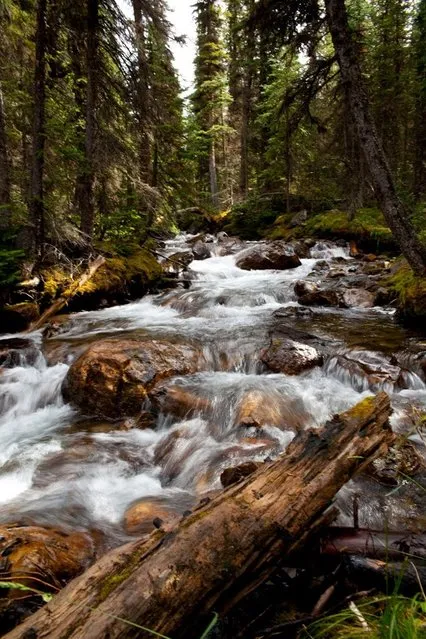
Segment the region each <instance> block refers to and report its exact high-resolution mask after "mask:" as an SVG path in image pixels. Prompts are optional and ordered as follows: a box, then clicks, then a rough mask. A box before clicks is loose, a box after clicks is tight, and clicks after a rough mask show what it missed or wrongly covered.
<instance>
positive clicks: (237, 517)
mask: <svg viewBox="0 0 426 639" xmlns="http://www.w3.org/2000/svg"><path fill="white" fill-rule="evenodd" d="M390 412H391V409H390V401H389V398H388V396H387V395H386V394H385V393H380V394H379V395H377V397H370V398H367V399H365V400H364V401H363V402H361V403H360V404H358V405H357V406H355V407H354V408H353V409H351V410H349V411H347V412H346V413H343V414H342V415H340V416H335V417H334V418H333V419H332V420H331V421H330V422H328V423H327V424H326V426H325V427H324V429H322V430H320V431H318V430H315V431H305V432H304V433H301V434H299V435H298V436H297V437H296V438H295V439H294V440H293V442H292V444H291V445H290V446H289V448H288V449H287V451H286V453H285V455H282V456H281V457H280V458H279V459H278V460H277V461H276V462H274V463H271V464H265V465H263V466H262V467H261V468H259V469H258V470H257V471H256V472H255V473H254V474H253V475H251V476H250V477H248V478H247V479H245V480H243V481H242V482H239V483H238V484H236V485H234V486H231V487H230V488H228V489H227V490H225V491H223V492H222V493H220V494H219V495H218V496H217V497H216V499H214V500H213V501H210V502H209V503H207V505H203V506H200V507H199V508H198V509H196V510H195V511H194V512H193V513H192V514H191V515H189V516H188V517H186V518H184V519H183V520H182V521H181V522H180V524H178V525H177V526H176V527H175V528H173V529H172V530H171V531H169V532H167V531H164V530H159V531H157V532H155V533H153V534H152V535H151V536H150V537H148V539H141V540H138V541H136V542H134V543H131V544H128V545H127V546H124V547H122V548H118V549H117V550H114V551H112V552H111V553H109V554H108V555H106V556H104V557H103V558H102V559H101V560H100V561H99V562H98V563H96V564H95V565H94V566H92V568H90V569H89V570H88V571H87V572H86V573H85V574H83V575H82V576H81V577H79V578H78V579H76V580H74V581H73V582H71V583H70V584H69V585H68V587H66V588H65V589H64V590H63V591H62V592H61V593H59V594H58V595H57V596H56V597H55V599H54V600H53V601H52V603H50V604H48V605H47V606H46V607H44V608H43V609H42V610H40V611H39V612H37V613H36V614H35V615H33V616H32V617H30V618H29V619H28V620H27V621H25V622H24V623H23V624H22V625H21V626H19V627H18V628H16V629H15V630H14V631H12V632H11V633H9V634H7V635H6V636H5V639H18V638H19V639H23V638H24V637H29V636H31V637H37V639H44V638H47V637H48V638H49V639H64V638H65V637H66V638H67V639H107V638H108V639H118V638H120V639H130V637H136V636H139V633H140V630H138V629H137V628H135V626H134V625H133V626H131V625H128V624H125V623H124V622H123V619H127V620H129V621H130V622H131V623H133V624H135V623H136V624H140V625H143V626H145V627H146V628H149V629H151V630H153V631H155V632H157V633H161V634H162V635H165V636H169V637H173V638H174V639H179V638H181V637H185V638H186V639H191V638H192V637H199V636H200V627H202V626H204V625H205V623H206V618H209V617H210V615H211V611H212V610H215V611H216V612H218V613H223V612H226V611H227V610H229V609H230V608H231V607H232V606H233V605H234V604H235V603H236V602H237V601H239V600H240V599H241V598H242V597H243V596H245V595H246V594H248V593H249V592H250V591H252V590H253V589H254V588H255V587H256V586H257V585H259V584H260V583H262V582H263V581H264V580H265V579H267V578H268V576H269V575H270V574H271V573H272V572H273V571H274V570H275V569H276V568H277V566H278V564H279V562H280V561H281V560H283V559H285V558H287V557H288V555H289V554H291V553H293V552H294V551H295V550H300V548H301V547H303V545H304V544H306V541H307V538H308V536H309V533H311V532H312V531H313V530H315V531H317V530H318V525H319V523H323V522H324V521H325V520H326V519H328V520H329V519H330V517H329V516H328V515H325V514H324V512H325V510H326V509H327V508H328V506H329V505H330V502H331V500H332V499H333V497H334V495H335V494H336V492H337V491H338V490H339V489H340V488H341V486H342V485H343V484H344V483H345V482H347V481H348V479H349V478H350V477H351V476H352V475H353V474H354V473H355V472H356V471H358V470H360V469H362V468H364V467H365V466H366V465H367V464H368V463H370V462H371V461H372V459H374V458H375V457H376V456H378V455H380V454H383V453H384V452H385V451H386V450H387V448H388V445H389V443H390V442H391V441H392V440H393V433H392V431H391V429H390V427H389V425H388V418H389V415H390Z"/></svg>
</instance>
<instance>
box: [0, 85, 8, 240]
mask: <svg viewBox="0 0 426 639" xmlns="http://www.w3.org/2000/svg"><path fill="white" fill-rule="evenodd" d="M10 224H11V210H10V161H9V149H8V144H7V134H6V115H5V108H4V99H3V91H2V86H1V84H0V230H6V229H8V228H10Z"/></svg>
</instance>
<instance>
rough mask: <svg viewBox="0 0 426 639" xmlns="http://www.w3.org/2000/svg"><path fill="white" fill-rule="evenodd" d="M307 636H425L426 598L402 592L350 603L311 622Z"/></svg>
mask: <svg viewBox="0 0 426 639" xmlns="http://www.w3.org/2000/svg"><path fill="white" fill-rule="evenodd" d="M302 636H303V637H304V639H361V638H363V639H365V638H366V637H368V638H369V639H425V637H426V601H425V599H424V596H423V595H422V596H421V597H420V596H418V597H413V598H412V599H410V598H407V597H403V596H401V595H391V596H389V597H377V598H375V599H370V600H365V601H362V602H361V603H357V604H356V606H355V607H354V604H352V607H351V606H348V607H347V608H345V609H344V610H342V611H341V612H339V613H337V614H335V615H330V616H328V617H325V618H323V619H320V620H319V621H316V622H314V623H313V624H311V625H310V626H309V627H308V628H307V629H306V630H305V631H304V634H303V635H302Z"/></svg>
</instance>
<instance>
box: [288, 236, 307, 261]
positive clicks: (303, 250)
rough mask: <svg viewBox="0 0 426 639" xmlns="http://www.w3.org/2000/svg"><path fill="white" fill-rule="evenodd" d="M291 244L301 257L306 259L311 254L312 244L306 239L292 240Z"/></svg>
mask: <svg viewBox="0 0 426 639" xmlns="http://www.w3.org/2000/svg"><path fill="white" fill-rule="evenodd" d="M290 246H292V247H293V249H294V252H295V253H296V255H297V256H298V257H300V258H301V259H306V258H309V257H310V256H311V250H310V246H309V245H308V244H307V243H306V242H305V241H304V240H300V241H297V242H291V244H290Z"/></svg>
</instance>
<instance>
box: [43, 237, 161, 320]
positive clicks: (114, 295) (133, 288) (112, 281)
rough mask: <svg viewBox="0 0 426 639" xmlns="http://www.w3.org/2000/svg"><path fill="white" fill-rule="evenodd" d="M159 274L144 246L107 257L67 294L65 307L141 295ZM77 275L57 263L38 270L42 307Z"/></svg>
mask: <svg viewBox="0 0 426 639" xmlns="http://www.w3.org/2000/svg"><path fill="white" fill-rule="evenodd" d="M162 274H163V269H162V267H161V265H160V264H159V263H158V262H157V260H156V259H155V257H154V256H153V255H152V253H150V252H149V251H147V250H146V249H140V250H138V251H137V252H135V253H132V254H131V255H129V256H126V257H124V256H118V255H116V256H114V257H107V258H106V260H105V263H104V264H103V265H102V266H101V267H100V268H99V269H98V270H97V271H96V273H95V274H94V275H93V277H91V278H90V279H89V281H88V282H86V284H84V285H83V286H82V287H80V288H79V289H78V292H77V293H76V294H75V295H74V294H73V295H72V296H70V299H69V302H68V304H67V311H68V312H76V311H81V310H95V309H97V308H99V307H100V306H103V305H106V304H113V303H123V302H125V301H127V300H129V299H134V298H137V297H141V296H142V295H144V294H145V293H146V292H147V291H148V290H149V288H150V287H151V286H154V285H156V284H157V283H159V282H160V281H161V277H162ZM79 276H80V274H78V275H76V276H75V277H74V278H73V279H72V278H71V277H70V275H69V274H68V273H65V272H64V271H62V270H60V269H58V267H55V268H50V269H46V270H44V271H42V273H41V279H42V281H43V291H42V294H41V299H42V305H43V307H48V306H49V305H50V304H51V303H52V302H53V301H54V300H55V299H57V298H58V297H60V296H61V295H66V293H67V290H68V289H70V290H71V289H72V284H73V283H74V282H75V281H76V279H78V277H79Z"/></svg>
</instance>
